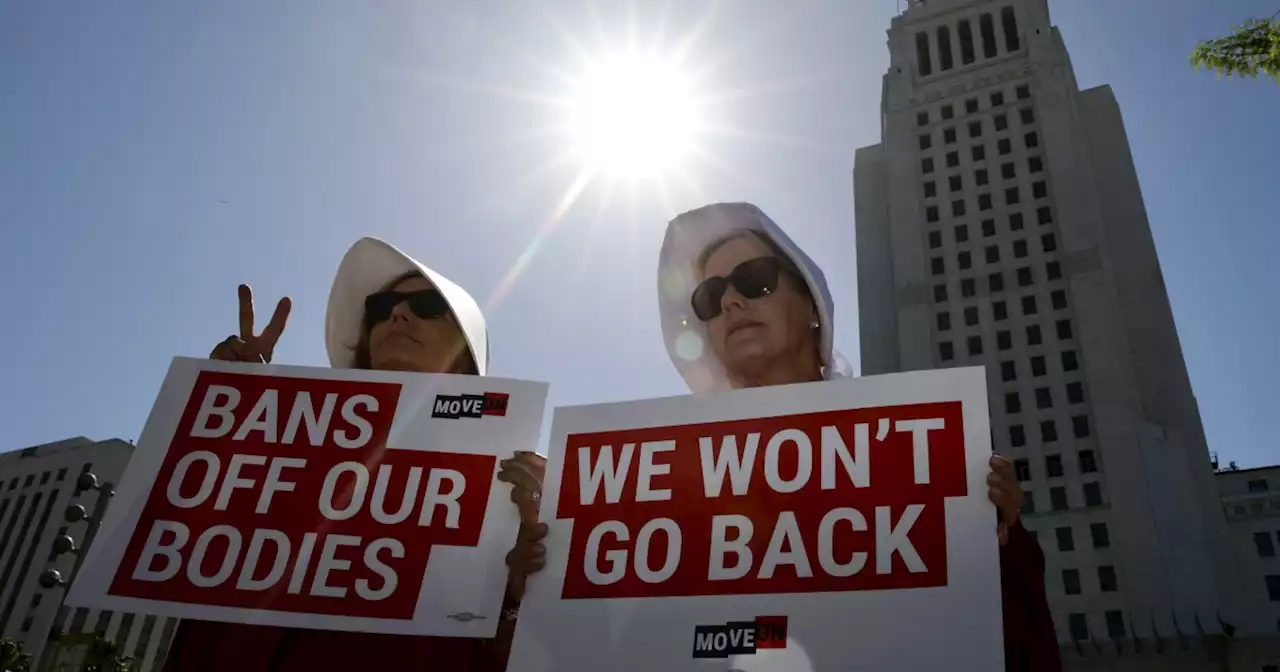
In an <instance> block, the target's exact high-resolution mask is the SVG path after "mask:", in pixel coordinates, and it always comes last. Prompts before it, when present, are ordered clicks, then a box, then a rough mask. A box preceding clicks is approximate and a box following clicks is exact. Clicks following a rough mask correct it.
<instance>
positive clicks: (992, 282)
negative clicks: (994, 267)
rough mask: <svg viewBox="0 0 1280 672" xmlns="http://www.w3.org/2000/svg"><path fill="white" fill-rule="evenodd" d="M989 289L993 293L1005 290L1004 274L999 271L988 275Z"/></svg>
mask: <svg viewBox="0 0 1280 672" xmlns="http://www.w3.org/2000/svg"><path fill="white" fill-rule="evenodd" d="M987 289H989V290H990V291H991V292H993V293H994V292H1003V291H1004V276H1003V275H1001V274H1000V272H999V271H997V272H995V273H992V274H991V275H989V276H987Z"/></svg>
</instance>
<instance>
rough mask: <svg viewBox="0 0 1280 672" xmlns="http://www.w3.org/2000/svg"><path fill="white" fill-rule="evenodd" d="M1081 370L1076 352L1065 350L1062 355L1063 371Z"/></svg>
mask: <svg viewBox="0 0 1280 672" xmlns="http://www.w3.org/2000/svg"><path fill="white" fill-rule="evenodd" d="M1079 368H1080V361H1079V360H1078V359H1076V351H1075V350H1064V351H1063V353H1062V370H1063V371H1075V370H1076V369H1079Z"/></svg>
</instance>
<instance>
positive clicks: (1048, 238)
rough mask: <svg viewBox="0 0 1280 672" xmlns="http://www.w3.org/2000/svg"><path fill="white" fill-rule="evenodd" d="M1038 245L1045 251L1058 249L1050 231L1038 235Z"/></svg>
mask: <svg viewBox="0 0 1280 672" xmlns="http://www.w3.org/2000/svg"><path fill="white" fill-rule="evenodd" d="M1040 247H1041V248H1043V249H1044V251H1045V252H1053V251H1054V250H1056V249H1058V241H1057V239H1055V238H1054V237H1053V234H1052V233H1046V234H1044V235H1042V236H1040Z"/></svg>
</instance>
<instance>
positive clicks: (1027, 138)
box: [920, 131, 1044, 186]
mask: <svg viewBox="0 0 1280 672" xmlns="http://www.w3.org/2000/svg"><path fill="white" fill-rule="evenodd" d="M1022 141H1023V144H1024V145H1025V146H1026V148H1027V149H1037V148H1039V147H1040V135H1039V133H1037V132H1035V131H1032V132H1030V133H1027V134H1026V135H1024V136H1022ZM948 144H950V143H948ZM932 146H933V143H932V141H931V140H930V139H929V136H927V135H922V136H920V149H922V150H926V149H929V148H930V147H932ZM996 151H997V152H998V153H999V155H1000V156H1009V155H1010V154H1013V141H1012V140H1010V139H1009V138H1000V139H999V140H997V141H996ZM969 152H970V156H972V157H973V162H974V163H978V162H980V161H986V160H987V147H986V145H974V146H973V147H972V148H971V149H970V150H969ZM942 159H943V162H944V163H945V164H946V167H947V168H959V167H960V152H959V151H957V150H951V151H949V152H947V153H945V154H943V155H942ZM1035 159H1036V160H1035V161H1028V163H1027V168H1028V169H1030V170H1031V171H1032V172H1035V173H1039V172H1042V171H1043V170H1044V160H1043V159H1041V158H1040V157H1035ZM936 170H937V164H936V163H935V162H934V160H933V157H932V156H926V157H924V158H922V159H920V172H922V173H924V174H925V175H932V174H933V173H934V171H936ZM1016 170H1017V167H1016V166H1014V164H1012V163H1004V164H1001V167H1000V176H1001V177H1002V178H1004V179H1006V180H1011V179H1013V177H1014V176H1015V175H1016ZM989 177H990V176H989V175H988V174H987V173H986V172H985V170H984V171H982V174H981V175H977V176H975V183H976V184H978V186H981V185H983V184H985V183H986V182H987V181H988V178H989Z"/></svg>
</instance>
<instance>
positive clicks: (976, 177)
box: [921, 147, 1044, 198]
mask: <svg viewBox="0 0 1280 672" xmlns="http://www.w3.org/2000/svg"><path fill="white" fill-rule="evenodd" d="M974 149H975V150H977V149H980V148H979V147H975V148H974ZM975 154H976V152H975ZM921 167H922V168H928V169H929V174H932V173H933V160H932V159H925V161H924V163H922V165H921ZM1027 170H1028V171H1030V172H1031V173H1033V174H1038V173H1043V172H1044V159H1043V158H1041V157H1039V156H1031V157H1028V158H1027ZM1000 177H1001V179H1004V180H1013V179H1016V178H1017V177H1018V167H1017V165H1016V164H1015V163H1013V162H1008V163H1003V164H1001V165H1000ZM973 182H974V184H975V185H976V186H979V187H984V186H987V185H988V184H990V183H991V175H990V173H988V172H987V169H986V168H979V169H977V170H975V171H973ZM922 185H923V189H924V197H925V198H936V197H937V196H938V183H937V182H935V181H933V180H925V181H924V182H923V183H922ZM947 188H948V189H949V190H950V191H951V192H952V193H955V192H959V191H964V179H963V178H962V177H961V176H960V175H951V176H948V177H947ZM1037 191H1038V190H1037ZM1033 193H1035V192H1033ZM1006 198H1007V194H1006ZM1041 198H1043V197H1041Z"/></svg>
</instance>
